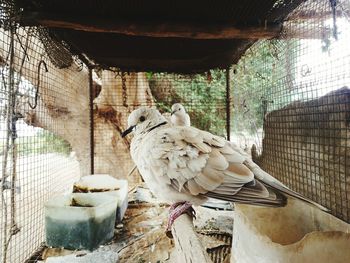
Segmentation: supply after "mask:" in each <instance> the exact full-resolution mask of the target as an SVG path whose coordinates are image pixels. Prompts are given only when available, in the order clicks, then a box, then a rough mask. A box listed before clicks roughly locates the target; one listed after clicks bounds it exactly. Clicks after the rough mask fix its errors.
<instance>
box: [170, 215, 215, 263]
mask: <svg viewBox="0 0 350 263" xmlns="http://www.w3.org/2000/svg"><path fill="white" fill-rule="evenodd" d="M171 232H172V235H173V237H174V241H175V251H176V256H177V262H182V263H212V261H211V260H210V258H209V256H208V254H207V252H206V251H205V249H204V247H203V245H202V243H201V242H200V240H199V237H198V236H197V233H196V232H195V230H194V229H193V223H192V219H191V218H190V217H189V216H188V215H187V214H183V215H181V216H180V217H178V218H177V219H176V220H175V222H174V224H173V227H172V229H171Z"/></svg>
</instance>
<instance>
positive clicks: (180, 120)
mask: <svg viewBox="0 0 350 263" xmlns="http://www.w3.org/2000/svg"><path fill="white" fill-rule="evenodd" d="M171 123H172V124H173V125H174V126H191V119H190V116H189V115H188V114H187V112H186V110H185V108H184V106H182V105H181V104H180V103H175V104H173V106H171Z"/></svg>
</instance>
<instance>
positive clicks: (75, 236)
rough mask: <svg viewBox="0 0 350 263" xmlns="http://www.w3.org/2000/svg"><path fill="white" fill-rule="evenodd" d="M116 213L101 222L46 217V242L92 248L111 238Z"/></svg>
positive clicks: (72, 247)
mask: <svg viewBox="0 0 350 263" xmlns="http://www.w3.org/2000/svg"><path fill="white" fill-rule="evenodd" d="M115 216H116V213H112V214H111V215H110V216H109V217H107V218H105V219H104V220H103V221H101V222H97V221H96V220H95V219H94V218H91V219H89V220H87V221H72V220H55V219H52V218H50V217H46V219H45V225H46V243H47V245H48V246H52V247H64V248H67V249H88V250H93V249H95V248H97V247H98V246H99V245H102V244H104V243H106V242H108V241H110V240H111V239H112V238H113V235H114V224H115Z"/></svg>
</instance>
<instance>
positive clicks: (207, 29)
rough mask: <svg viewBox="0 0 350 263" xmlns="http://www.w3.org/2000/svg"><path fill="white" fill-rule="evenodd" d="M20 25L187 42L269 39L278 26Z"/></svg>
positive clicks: (64, 21)
mask: <svg viewBox="0 0 350 263" xmlns="http://www.w3.org/2000/svg"><path fill="white" fill-rule="evenodd" d="M20 22H21V24H22V25H29V26H36V25H41V26H44V27H48V28H63V29H73V30H79V31H87V32H98V33H117V34H123V35H128V36H147V37H158V38H164V37H174V38H190V39H269V38H273V37H276V36H277V35H278V34H279V32H280V31H281V29H282V25H281V24H263V25H251V26H237V25H232V24H205V25H203V24H194V23H157V22H148V21H145V22H125V21H114V20H108V19H96V18H90V19H87V18H70V17H60V16H56V15H51V14H50V15H46V16H44V15H41V14H40V15H39V14H35V13H31V14H25V15H23V16H22V17H21V20H20Z"/></svg>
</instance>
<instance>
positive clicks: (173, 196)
mask: <svg viewBox="0 0 350 263" xmlns="http://www.w3.org/2000/svg"><path fill="white" fill-rule="evenodd" d="M128 125H129V128H128V129H127V130H126V131H124V132H123V134H122V136H123V137H124V136H126V135H127V134H128V133H130V132H134V137H133V139H132V141H131V149H130V151H131V157H132V159H133V160H134V162H135V164H136V165H137V168H138V169H139V171H140V173H141V175H142V177H143V179H144V180H145V182H146V184H147V185H148V187H149V188H150V190H151V191H152V192H153V194H154V195H155V196H156V197H157V198H159V199H160V200H162V201H165V202H168V203H169V204H172V206H171V209H170V215H169V220H168V228H167V230H168V231H169V230H170V229H171V225H172V223H173V222H174V220H175V219H176V218H177V217H178V216H180V215H181V214H183V213H185V212H188V211H191V212H192V211H193V210H192V206H191V205H192V204H195V205H201V204H203V203H204V202H205V201H206V200H207V198H209V197H212V198H216V199H220V200H226V201H232V202H238V203H245V204H252V205H260V206H271V207H280V206H284V205H286V202H287V198H286V195H290V196H293V197H295V198H298V199H301V200H303V201H305V202H308V203H310V204H313V205H315V206H317V207H319V208H320V209H323V210H326V209H325V208H324V207H322V206H320V205H318V204H317V203H314V202H313V201H311V200H309V199H307V198H305V197H303V196H301V195H300V194H298V193H296V192H294V191H292V190H290V189H288V188H287V187H286V186H285V185H283V184H282V183H281V182H279V181H278V180H277V179H275V178H273V177H272V176H270V175H269V174H267V173H265V172H264V171H263V170H261V169H260V167H259V166H257V165H256V164H255V163H253V162H252V161H251V160H250V159H249V158H248V157H247V155H245V154H244V153H242V152H241V151H240V150H239V149H235V148H232V146H231V145H230V144H229V142H228V141H226V140H225V139H224V138H222V137H218V136H216V135H213V134H211V133H209V132H206V131H202V130H199V129H197V128H194V127H187V126H171V125H170V124H168V123H167V121H166V120H165V118H164V117H163V116H162V115H161V114H160V113H159V111H158V110H156V109H154V108H147V107H141V108H139V109H136V110H134V111H133V112H132V113H131V114H130V116H129V118H128Z"/></svg>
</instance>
